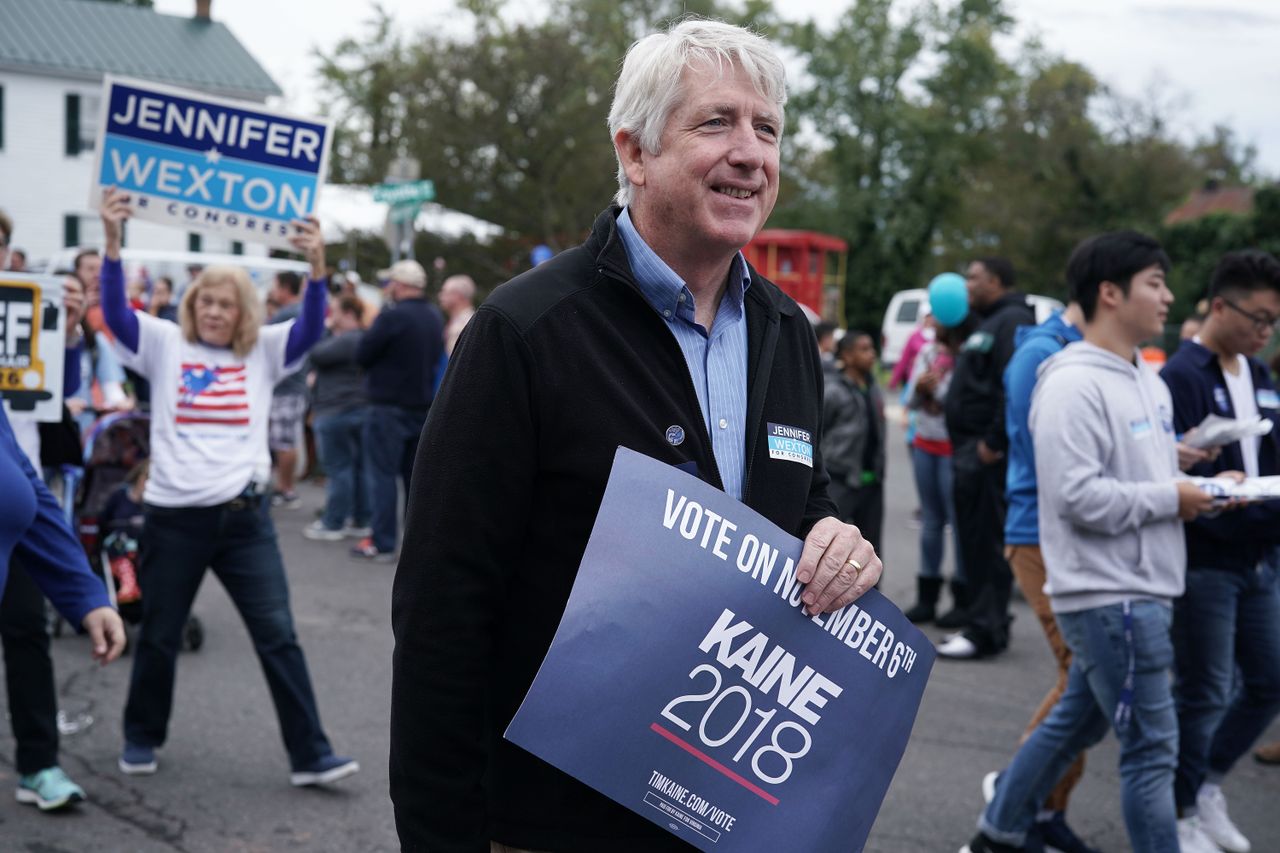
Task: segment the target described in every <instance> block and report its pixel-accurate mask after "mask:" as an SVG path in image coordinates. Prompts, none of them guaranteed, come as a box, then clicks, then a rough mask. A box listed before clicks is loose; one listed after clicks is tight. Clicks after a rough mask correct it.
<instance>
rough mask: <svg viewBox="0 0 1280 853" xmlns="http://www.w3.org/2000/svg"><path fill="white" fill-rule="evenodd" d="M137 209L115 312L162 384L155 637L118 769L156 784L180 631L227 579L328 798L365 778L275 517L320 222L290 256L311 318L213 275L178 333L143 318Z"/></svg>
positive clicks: (108, 219)
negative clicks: (272, 434) (276, 473)
mask: <svg viewBox="0 0 1280 853" xmlns="http://www.w3.org/2000/svg"><path fill="white" fill-rule="evenodd" d="M131 213H132V209H131V208H130V206H129V198H128V196H126V195H125V194H123V193H120V192H117V191H115V190H114V189H108V190H107V191H106V192H105V194H104V196H103V201H102V225H103V232H104V233H105V235H106V258H105V261H104V263H103V267H102V305H103V312H104V314H105V316H106V320H107V324H108V326H110V328H111V331H112V333H113V334H114V335H115V337H116V346H117V351H118V353H119V355H120V357H121V360H122V361H123V362H124V363H125V365H127V366H128V367H130V368H132V369H133V370H135V371H137V372H138V373H140V374H142V375H143V376H145V377H146V378H147V379H149V380H150V381H151V477H150V479H149V480H148V482H147V486H146V490H145V491H144V492H143V503H144V517H145V519H146V520H145V527H144V530H145V532H144V536H143V542H142V546H143V548H142V557H141V567H140V575H141V577H140V583H141V586H142V589H143V597H142V600H143V605H142V631H141V635H140V638H139V642H138V648H137V651H136V652H135V654H134V660H133V674H132V678H131V679H130V683H129V700H128V703H127V705H126V706H125V712H124V738H125V745H124V751H123V753H122V755H121V756H120V769H121V770H122V771H123V772H125V773H129V774H142V773H154V772H155V771H156V767H157V765H156V757H155V750H156V748H157V747H159V746H160V745H162V744H163V743H164V741H165V736H166V734H167V731H168V724H169V713H170V710H171V708H172V704H173V679H174V671H175V668H176V665H177V657H178V648H179V646H180V644H181V638H182V626H183V624H184V623H185V622H186V620H187V615H188V613H189V612H190V610H191V604H192V601H193V600H194V599H195V595H196V591H197V590H198V589H199V587H200V581H201V580H202V579H203V577H204V572H205V567H206V566H207V567H210V568H212V569H213V572H214V574H216V575H217V576H218V580H220V581H221V582H222V585H223V587H224V588H225V589H226V591H227V593H228V595H230V597H231V600H232V601H233V602H234V603H235V605H236V608H237V609H238V610H239V611H240V615H241V617H242V618H243V619H244V622H245V626H246V627H247V628H248V629H249V635H250V636H251V637H252V639H253V645H254V650H255V651H256V652H257V654H258V659H259V660H260V661H261V663H262V668H263V671H264V673H265V674H266V677H267V685H268V687H270V689H271V698H272V699H273V701H274V702H275V706H276V715H277V717H278V718H279V721H280V730H281V733H282V734H283V736H284V743H285V749H286V750H287V751H288V753H289V760H290V763H291V765H292V771H293V772H292V774H291V775H290V782H292V784H294V785H316V784H322V783H327V782H333V781H336V780H338V779H341V778H343V777H345V776H349V775H351V774H352V773H355V772H356V771H357V770H359V765H358V764H356V762H355V761H354V760H352V759H350V758H343V757H339V756H337V755H335V754H334V752H333V749H332V747H330V745H329V740H328V738H327V737H326V736H325V733H324V730H323V729H322V728H321V726H320V714H319V711H318V710H317V708H316V700H315V695H314V693H313V692H312V689H311V678H310V676H309V675H308V673H307V665H306V661H305V659H304V658H303V654H302V649H301V648H300V647H299V646H298V640H297V636H296V634H295V633H294V629H293V616H292V614H291V613H290V610H289V590H288V584H287V582H286V580H285V574H284V564H283V562H282V560H281V558H280V549H279V547H278V545H277V543H276V533H275V528H274V526H273V525H272V523H271V517H270V515H269V514H268V510H269V508H270V502H269V500H268V497H269V495H268V487H269V483H270V471H271V460H270V456H269V454H268V452H267V420H268V412H269V409H270V406H271V389H272V387H273V386H274V385H275V384H276V383H277V382H278V381H279V380H280V379H281V378H282V377H284V376H286V375H288V374H289V373H290V372H292V371H294V370H297V369H298V368H299V367H300V366H301V364H302V360H303V357H304V356H305V355H306V354H307V350H308V349H310V348H311V346H312V344H314V343H315V342H316V341H317V340H319V338H320V335H321V332H322V331H323V328H324V308H325V295H326V289H325V282H324V276H325V264H324V240H323V238H322V237H321V234H320V225H319V223H318V222H317V221H316V220H315V219H314V218H312V219H309V220H307V221H296V222H295V223H294V227H295V229H296V233H295V235H294V236H293V238H292V240H291V242H292V243H293V245H294V246H295V247H297V249H298V250H299V251H300V252H302V253H303V254H304V255H305V256H306V258H307V260H308V261H309V262H310V264H311V280H310V281H309V282H308V284H307V291H306V295H305V297H304V299H303V306H302V311H301V314H300V315H299V317H298V318H297V320H295V321H292V322H288V323H281V324H279V325H275V326H263V325H262V303H261V301H260V300H259V299H258V295H257V293H256V291H255V290H254V287H253V284H252V283H251V282H250V280H249V277H248V275H247V274H246V273H245V271H244V270H242V269H240V268H239V267H230V266H211V267H207V268H205V270H204V271H203V272H202V273H201V274H200V276H199V277H198V278H197V279H196V280H195V282H193V283H192V284H191V286H190V287H189V288H187V292H186V294H185V295H184V296H183V299H182V303H181V305H180V306H179V309H178V319H179V323H178V324H177V325H175V324H173V323H169V322H166V321H164V320H160V319H157V318H155V317H152V316H150V315H148V314H146V313H143V312H135V311H133V310H131V309H130V308H129V306H128V304H127V303H126V300H125V291H124V271H123V268H122V267H121V264H120V236H121V226H122V224H123V223H124V221H125V220H126V219H128V218H129V216H130V215H131Z"/></svg>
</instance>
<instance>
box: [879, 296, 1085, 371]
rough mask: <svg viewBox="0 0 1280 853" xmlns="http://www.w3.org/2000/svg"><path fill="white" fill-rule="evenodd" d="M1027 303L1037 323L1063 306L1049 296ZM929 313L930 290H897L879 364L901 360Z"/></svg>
mask: <svg viewBox="0 0 1280 853" xmlns="http://www.w3.org/2000/svg"><path fill="white" fill-rule="evenodd" d="M1027 301H1028V302H1030V303H1031V307H1032V308H1034V309H1035V312H1036V322H1037V323H1043V322H1044V321H1045V320H1047V319H1049V317H1050V316H1052V315H1053V312H1054V311H1061V310H1062V309H1063V307H1064V306H1063V304H1062V303H1061V302H1059V301H1058V300H1056V299H1054V298H1053V297H1051V296H1037V295H1035V294H1028V295H1027ZM928 313H929V291H927V290H925V289H924V288H922V287H916V288H912V289H910V290H899V291H898V292H897V293H895V294H894V295H893V298H892V299H890V300H889V307H888V308H886V309H885V312H884V322H883V323H882V324H881V326H880V361H881V363H882V364H884V366H885V367H893V365H895V364H897V363H898V359H900V358H902V348H903V347H905V346H906V345H907V339H908V338H910V337H911V333H912V332H914V331H915V330H916V327H918V326H919V325H920V321H922V320H923V319H924V318H925V315H927V314H928Z"/></svg>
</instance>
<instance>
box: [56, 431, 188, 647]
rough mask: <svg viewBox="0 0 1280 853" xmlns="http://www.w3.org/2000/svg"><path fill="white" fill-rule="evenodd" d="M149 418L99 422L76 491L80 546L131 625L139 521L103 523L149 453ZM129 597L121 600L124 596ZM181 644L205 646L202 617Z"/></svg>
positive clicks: (89, 437)
mask: <svg viewBox="0 0 1280 853" xmlns="http://www.w3.org/2000/svg"><path fill="white" fill-rule="evenodd" d="M150 433H151V419H150V417H149V416H148V415H146V414H143V413H139V412H118V413H115V414H110V415H107V416H105V417H103V418H101V419H99V420H98V421H97V422H96V423H95V424H94V425H93V427H92V428H91V429H90V430H89V432H88V433H87V434H86V435H85V439H84V472H83V477H82V479H81V481H80V483H79V488H78V490H77V492H76V501H75V514H76V517H77V522H78V530H79V533H80V544H81V545H82V546H83V547H84V550H85V553H87V554H88V555H89V564H90V565H92V566H94V567H95V568H96V569H97V570H98V571H99V573H100V574H101V575H102V579H103V582H104V583H106V585H107V593H108V595H109V596H110V598H111V603H112V604H113V605H115V607H116V609H117V610H119V611H120V617H121V618H122V619H123V620H124V621H125V622H126V623H127V624H129V625H137V624H138V623H139V622H140V621H142V599H141V595H145V594H146V590H145V589H143V590H139V589H137V587H136V580H135V578H136V568H137V566H138V565H139V561H138V540H139V538H140V537H141V533H142V525H141V519H130V518H126V519H116V520H109V519H104V518H103V510H104V509H106V508H107V506H108V504H109V503H110V502H111V498H112V495H113V494H114V493H115V492H117V491H118V490H119V489H120V488H121V485H122V484H123V483H124V482H125V480H126V478H127V477H128V475H129V472H130V471H132V470H133V469H134V468H135V467H137V466H138V465H139V464H141V463H142V462H144V461H145V460H146V459H147V458H148V456H149V455H150V450H151V440H150ZM125 592H128V593H129V594H127V595H123V596H122V593H125ZM182 645H183V648H186V649H188V650H190V651H196V650H198V649H199V648H200V647H201V646H202V645H204V626H203V625H202V624H201V622H200V618H199V617H198V616H195V615H192V616H190V617H188V619H187V622H186V625H184V626H183V629H182Z"/></svg>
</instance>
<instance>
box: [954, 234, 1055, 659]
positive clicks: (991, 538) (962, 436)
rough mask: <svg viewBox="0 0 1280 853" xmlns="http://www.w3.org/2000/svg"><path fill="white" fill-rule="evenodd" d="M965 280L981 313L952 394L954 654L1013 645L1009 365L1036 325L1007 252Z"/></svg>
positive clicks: (976, 266)
mask: <svg viewBox="0 0 1280 853" xmlns="http://www.w3.org/2000/svg"><path fill="white" fill-rule="evenodd" d="M966 283H967V284H968V286H969V301H970V304H971V306H972V308H973V310H974V311H975V312H976V313H977V314H978V315H979V316H980V317H981V318H982V319H981V322H980V323H979V324H978V328H977V329H976V330H975V331H974V332H973V334H971V335H970V336H969V338H968V340H966V341H965V342H964V344H963V345H962V346H961V348H960V353H959V355H958V356H957V358H956V367H955V372H954V373H953V374H952V378H951V387H950V389H949V390H948V391H947V400H946V416H947V432H948V433H949V434H950V436H951V444H952V457H951V462H952V482H953V497H954V500H955V506H956V527H957V531H956V533H957V538H958V540H959V543H960V549H961V553H962V556H963V558H964V569H965V577H966V580H967V589H958V590H957V593H958V595H957V598H958V599H959V600H960V601H962V602H963V603H964V605H965V609H966V614H965V622H966V624H965V627H964V632H963V634H962V635H961V636H959V637H956V638H953V639H951V640H949V641H947V642H945V643H943V645H942V646H940V647H939V649H938V653H939V654H940V655H942V656H943V657H949V658H953V659H963V658H972V657H982V656H986V655H993V654H998V653H999V652H1001V651H1004V649H1005V647H1006V646H1007V645H1008V644H1009V615H1008V611H1009V592H1010V590H1011V588H1012V582H1013V575H1012V573H1011V572H1010V571H1009V564H1008V563H1007V562H1005V558H1004V511H1005V500H1004V495H1005V458H1004V454H1005V449H1006V448H1007V447H1008V445H1009V440H1008V437H1007V436H1006V434H1005V426H1004V369H1005V367H1006V366H1007V365H1008V363H1009V359H1010V358H1012V357H1013V349H1014V334H1015V333H1016V332H1017V329H1018V327H1019V326H1024V325H1033V324H1034V323H1035V312H1034V311H1032V309H1031V306H1030V305H1028V304H1027V299H1026V297H1025V296H1023V295H1022V294H1021V293H1019V292H1017V291H1016V290H1015V289H1014V285H1015V279H1014V271H1013V267H1012V265H1011V264H1009V262H1008V261H1006V260H1004V259H1003V258H983V259H981V260H976V261H973V262H972V263H971V264H969V270H968V275H967V276H966Z"/></svg>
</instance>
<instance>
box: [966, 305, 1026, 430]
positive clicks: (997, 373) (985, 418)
mask: <svg viewBox="0 0 1280 853" xmlns="http://www.w3.org/2000/svg"><path fill="white" fill-rule="evenodd" d="M1035 324H1036V312H1035V311H1033V310H1032V308H1031V306H1030V305H1029V304H1028V303H1027V297H1025V296H1023V295H1022V294H1021V293H1018V292H1017V291H1016V290H1015V291H1010V292H1009V293H1006V294H1005V295H1004V296H1002V297H1000V299H998V300H997V301H996V302H995V304H993V305H992V306H991V307H990V308H989V309H987V311H986V313H985V315H984V316H983V319H982V322H981V323H980V324H979V325H978V328H977V331H975V332H974V333H973V334H972V335H970V336H969V339H968V340H966V341H965V342H964V345H963V346H961V347H960V354H959V356H958V357H957V358H956V367H955V371H954V372H953V373H952V374H951V386H950V388H949V389H948V390H947V400H946V416H947V432H948V433H949V434H950V436H951V443H952V444H954V445H964V444H976V443H977V442H978V440H979V439H981V440H982V441H984V442H986V445H987V447H989V448H991V449H992V450H998V451H1001V452H1003V451H1004V450H1005V448H1007V447H1008V446H1009V436H1008V435H1007V434H1006V433H1005V429H1004V369H1005V367H1006V366H1008V364H1009V359H1011V358H1013V348H1014V336H1015V335H1016V334H1017V331H1018V327H1019V326H1034V325H1035Z"/></svg>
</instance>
